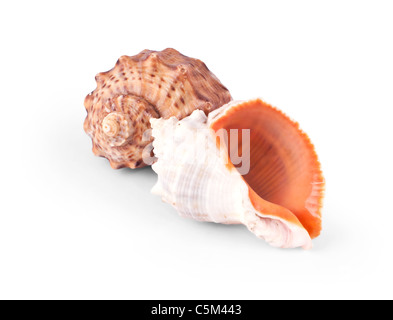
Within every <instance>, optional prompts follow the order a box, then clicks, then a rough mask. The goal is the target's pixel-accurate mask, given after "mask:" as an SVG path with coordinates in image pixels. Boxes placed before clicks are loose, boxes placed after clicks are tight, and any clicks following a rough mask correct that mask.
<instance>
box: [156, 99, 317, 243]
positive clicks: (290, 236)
mask: <svg viewBox="0 0 393 320" xmlns="http://www.w3.org/2000/svg"><path fill="white" fill-rule="evenodd" d="M150 121H151V123H152V135H153V137H154V141H153V147H154V153H155V155H156V157H157V158H158V160H157V162H156V163H155V164H153V166H152V168H153V170H154V171H155V172H156V173H157V174H158V181H157V183H156V185H155V186H154V187H153V189H152V193H154V194H157V195H159V196H161V197H162V199H163V201H165V202H167V203H170V204H171V205H172V206H174V207H175V208H176V210H177V211H178V212H179V214H180V215H181V216H184V217H190V218H193V219H196V220H199V221H210V222H216V223H224V224H244V225H246V226H247V228H248V229H249V230H250V231H251V232H253V233H254V234H255V235H256V236H258V237H259V238H262V239H265V240H266V241H267V242H268V243H269V244H271V245H272V246H276V247H282V248H293V247H303V248H305V249H309V248H311V247H312V242H311V239H312V238H315V237H317V236H318V235H319V234H320V231H321V202H322V197H323V190H324V179H323V176H322V172H321V169H320V164H319V161H318V158H317V155H316V153H315V151H314V147H313V145H312V144H311V142H310V140H309V138H308V137H307V135H306V134H305V133H304V132H303V131H301V130H300V129H299V126H298V124H297V123H295V122H293V121H291V120H290V119H289V118H288V117H287V116H286V115H284V114H283V113H282V112H281V111H279V110H277V109H276V108H274V107H272V106H270V105H268V104H267V103H265V102H263V101H262V100H259V99H257V100H251V101H245V102H241V101H237V102H235V101H232V102H230V103H228V104H226V105H224V106H222V107H221V108H219V109H217V110H215V111H213V112H211V113H210V114H209V115H208V116H206V115H205V114H204V113H203V112H202V111H199V110H196V111H194V112H193V113H192V114H191V115H190V116H189V117H187V118H184V119H183V120H178V119H176V118H174V117H172V118H170V119H167V120H164V119H151V120H150ZM225 137H227V139H225ZM233 149H234V150H235V152H233ZM238 150H239V154H238V153H237V152H238ZM247 166H248V168H247Z"/></svg>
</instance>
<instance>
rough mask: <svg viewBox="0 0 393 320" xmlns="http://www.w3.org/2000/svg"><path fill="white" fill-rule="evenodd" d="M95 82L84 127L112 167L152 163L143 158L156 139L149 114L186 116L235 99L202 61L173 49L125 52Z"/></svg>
mask: <svg viewBox="0 0 393 320" xmlns="http://www.w3.org/2000/svg"><path fill="white" fill-rule="evenodd" d="M96 82H97V88H96V89H95V90H94V91H93V92H92V93H90V94H89V95H87V97H86V99H85V103H84V105H85V108H86V111H87V117H86V119H85V122H84V130H85V131H86V133H87V134H88V135H89V136H90V137H91V138H92V141H93V152H94V154H96V155H97V156H102V157H105V158H107V159H108V160H109V161H110V164H111V166H112V167H113V168H114V169H118V168H122V167H129V168H138V167H143V166H146V165H148V164H151V163H145V162H144V161H143V159H142V158H143V157H142V154H143V152H144V151H146V147H148V146H149V144H150V143H151V141H152V138H151V137H150V136H149V135H148V134H146V132H148V130H149V129H150V122H149V120H150V118H160V117H162V118H164V119H167V118H169V117H171V116H175V117H177V118H178V119H182V118H184V117H186V116H188V115H190V114H191V113H192V112H193V111H194V110H196V109H200V110H202V111H203V112H205V113H206V114H207V113H209V112H210V111H212V110H215V109H217V108H218V107H220V106H222V105H224V104H225V103H227V102H229V101H230V100H232V98H231V95H230V93H229V91H228V90H227V89H226V88H225V87H224V86H223V85H222V84H221V82H220V81H219V80H218V79H217V77H216V76H215V75H214V74H213V73H211V72H210V71H209V69H208V68H207V67H206V65H205V64H204V63H203V62H202V61H200V60H198V59H193V58H189V57H187V56H185V55H182V54H181V53H179V52H178V51H176V50H174V49H165V50H163V51H152V50H144V51H142V52H141V53H139V54H137V55H135V56H122V57H120V59H119V60H118V61H117V63H116V65H115V67H114V68H113V69H111V70H109V71H107V72H103V73H99V74H97V76H96Z"/></svg>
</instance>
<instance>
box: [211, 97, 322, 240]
mask: <svg viewBox="0 0 393 320" xmlns="http://www.w3.org/2000/svg"><path fill="white" fill-rule="evenodd" d="M212 129H213V130H215V131H217V130H219V129H225V130H227V132H228V139H229V141H228V145H230V137H231V136H230V131H229V130H230V129H250V150H249V151H250V170H249V172H248V173H247V174H244V175H243V179H244V180H245V181H246V183H247V184H248V185H249V188H250V192H249V194H250V199H251V202H252V204H253V205H254V207H255V208H256V209H257V210H258V211H260V212H263V213H266V214H269V215H274V216H278V217H280V218H282V219H285V220H287V221H291V222H293V223H299V221H300V223H301V225H302V226H303V227H304V228H305V229H306V230H307V231H308V233H309V234H310V237H311V238H315V237H316V236H318V235H319V233H320V231H321V212H320V211H321V201H322V197H323V188H324V179H323V176H322V172H321V170H320V164H319V162H318V158H317V155H316V153H315V151H314V147H313V145H312V144H311V142H310V140H309V138H308V137H307V135H306V134H305V133H304V132H303V131H301V130H300V129H299V126H298V124H297V123H295V122H293V121H291V120H290V119H289V118H288V117H287V116H286V115H284V114H283V113H282V112H281V111H279V110H277V109H275V108H274V107H272V106H270V105H268V104H267V103H265V102H263V101H262V100H254V101H249V102H244V103H241V104H239V105H236V106H234V107H232V108H230V109H229V110H227V112H226V113H225V115H224V116H222V117H221V118H219V119H218V120H216V121H215V122H214V123H213V124H212ZM241 143H242V135H241V132H240V131H239V139H238V149H239V150H242V147H241ZM228 145H227V147H228ZM228 149H229V147H228ZM228 152H229V150H228ZM235 167H236V166H235ZM237 167H239V165H237ZM288 210H289V211H288Z"/></svg>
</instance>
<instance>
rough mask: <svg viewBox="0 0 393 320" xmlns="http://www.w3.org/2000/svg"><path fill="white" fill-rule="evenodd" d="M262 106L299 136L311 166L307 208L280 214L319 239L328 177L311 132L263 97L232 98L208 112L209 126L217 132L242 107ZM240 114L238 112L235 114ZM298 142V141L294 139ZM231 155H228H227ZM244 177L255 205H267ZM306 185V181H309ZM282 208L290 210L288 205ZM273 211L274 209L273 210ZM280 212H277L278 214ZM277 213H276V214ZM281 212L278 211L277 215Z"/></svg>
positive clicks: (305, 202) (305, 201)
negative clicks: (239, 99)
mask: <svg viewBox="0 0 393 320" xmlns="http://www.w3.org/2000/svg"><path fill="white" fill-rule="evenodd" d="M252 108H254V109H258V108H259V109H260V110H262V109H263V110H264V111H265V112H266V114H271V115H272V117H275V118H272V119H280V121H281V122H282V123H283V126H286V127H288V128H290V130H292V131H293V132H295V135H296V139H297V141H296V146H299V148H300V147H301V148H303V149H304V154H306V155H307V157H308V162H309V164H310V166H309V167H308V168H307V170H309V171H310V172H311V173H310V175H309V177H308V178H307V179H308V181H307V183H309V185H308V188H309V195H308V197H307V198H306V199H303V200H304V210H290V211H289V212H291V213H293V216H292V217H290V214H288V213H287V212H284V211H282V212H281V213H280V214H284V215H285V220H288V221H290V222H292V223H294V224H295V225H299V224H300V226H302V227H304V228H305V229H306V230H307V231H308V233H309V234H310V237H311V238H316V237H317V236H318V235H319V234H320V232H321V229H322V225H321V210H322V204H323V197H324V189H325V179H324V177H323V174H322V170H321V165H320V162H319V160H318V156H317V154H316V152H315V147H314V145H313V144H312V143H311V140H310V138H309V137H308V135H307V134H306V133H305V132H304V131H302V130H301V129H300V127H299V124H298V123H297V122H295V121H293V120H291V119H290V118H289V117H288V116H287V115H286V114H284V113H283V112H282V111H281V110H279V109H277V108H275V107H273V106H271V105H270V104H267V103H266V102H264V101H263V100H262V99H260V98H257V99H253V100H248V101H232V102H230V103H228V104H227V107H226V108H225V107H223V108H220V109H217V110H215V111H213V112H212V113H211V114H209V125H210V127H211V128H212V129H213V130H215V131H217V130H218V129H221V128H223V127H224V123H225V121H228V119H230V118H231V117H232V118H233V117H238V116H239V113H240V112H239V111H241V110H242V109H243V110H244V109H246V110H247V112H250V111H251V109H252ZM236 113H237V114H236ZM294 143H295V142H294ZM228 157H229V155H228ZM227 163H228V164H229V166H231V167H232V168H234V166H233V164H232V163H231V161H227ZM242 178H243V180H244V181H245V182H246V184H247V186H248V188H249V194H250V200H251V202H252V204H253V206H254V207H255V208H257V207H261V206H266V200H268V201H269V199H264V198H263V197H261V196H260V195H258V192H256V191H255V190H254V189H253V188H252V187H251V186H250V184H249V182H250V181H248V179H247V177H244V176H242ZM306 187H307V184H306ZM272 203H273V204H274V205H275V206H281V205H282V204H281V203H275V202H272ZM283 208H285V209H287V208H286V206H285V205H283ZM273 211H274V210H273ZM276 214H277V213H276ZM273 215H275V214H273ZM278 215H279V214H278Z"/></svg>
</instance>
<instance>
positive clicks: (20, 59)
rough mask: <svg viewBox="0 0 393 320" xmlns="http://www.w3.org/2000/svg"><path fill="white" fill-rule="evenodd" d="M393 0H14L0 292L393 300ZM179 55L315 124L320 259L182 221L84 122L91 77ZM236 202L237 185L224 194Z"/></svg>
mask: <svg viewBox="0 0 393 320" xmlns="http://www.w3.org/2000/svg"><path fill="white" fill-rule="evenodd" d="M392 17H393V4H392V2H391V1H269V2H263V1H245V0H242V1H228V0H227V1H212V0H210V1H195V2H191V1H64V2H58V1H13V2H10V1H7V2H5V1H2V2H1V4H0V32H1V39H0V41H1V42H0V46H1V51H0V58H1V59H0V72H1V73H0V90H1V100H0V107H1V117H0V119H1V120H0V137H1V138H0V139H1V151H0V152H1V159H0V179H1V180H0V185H1V193H0V298H2V299H15V298H22V299H23V298H24V299H32V298H34V299H164V298H165V299H172V298H177V299H180V298H184V299H190V298H195V299H200V298H201V299H202V298H203V299H213V298H214V299H229V298H230V299H310V298H311V299H323V298H326V299H361V298H390V299H392V298H393V290H392V287H393V276H392V268H393V254H392V244H393V240H392V234H393V231H392V223H393V209H392V197H393V196H392V191H393V190H392V189H393V188H392V184H393V174H392V163H393V151H392V147H393V146H392V137H393V129H392V127H393V125H392V121H393V119H392V116H393V18H392ZM167 47H173V48H175V49H177V50H179V51H180V52H182V53H183V54H186V55H188V56H191V57H195V58H199V59H201V60H202V61H204V62H205V63H206V64H207V66H208V67H209V68H210V69H211V70H212V71H213V73H215V74H216V75H217V77H218V78H219V79H220V80H221V81H222V83H223V84H224V85H225V86H227V87H228V89H229V90H230V91H231V94H232V96H233V97H234V98H235V99H250V98H254V97H262V98H264V99H265V100H266V101H267V102H270V103H271V104H273V105H275V106H277V107H279V108H280V109H282V110H283V111H284V112H286V113H287V114H288V115H289V116H291V117H292V118H293V119H295V120H297V121H298V122H299V123H300V125H301V127H302V128H303V129H304V130H305V131H306V132H307V133H308V134H309V136H310V137H311V139H312V141H313V142H314V144H315V146H316V149H317V152H318V154H319V156H320V160H321V163H322V168H323V171H324V174H325V178H326V198H325V202H324V203H325V205H324V209H323V232H322V234H321V236H320V237H319V238H317V239H315V240H314V248H313V249H312V250H310V251H305V250H302V249H292V250H283V249H276V248H273V247H270V246H268V245H267V244H266V243H265V242H264V241H263V240H260V239H257V238H256V237H255V236H254V235H253V234H252V233H250V232H248V231H247V229H246V228H245V227H243V226H224V225H215V224H210V223H200V222H195V221H192V220H187V219H184V218H181V217H179V216H178V215H177V213H176V211H175V210H174V209H173V208H172V207H171V206H169V205H167V204H165V203H163V202H161V199H159V198H158V197H156V196H153V195H151V194H150V189H151V187H152V186H153V185H154V183H155V181H156V175H155V173H154V172H153V171H152V170H151V169H150V168H145V169H141V170H134V171H132V170H128V169H122V170H117V171H115V170H112V169H111V168H110V166H109V164H108V162H107V161H106V160H105V159H103V158H98V157H95V156H93V154H92V152H91V140H90V139H89V138H88V137H87V135H86V134H85V133H84V131H83V121H84V118H85V115H86V111H85V109H84V106H83V100H84V97H85V96H86V95H87V94H88V93H89V92H90V91H92V90H93V89H94V88H95V81H94V76H95V74H96V73H98V72H101V71H106V70H108V69H111V68H112V67H113V66H114V64H115V62H116V60H117V59H118V58H119V57H120V56H121V55H125V54H126V55H135V54H137V53H139V52H140V51H142V50H143V49H153V50H163V49H165V48H167ZM228 196H229V195H228Z"/></svg>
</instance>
